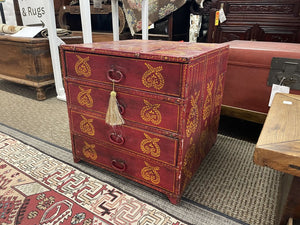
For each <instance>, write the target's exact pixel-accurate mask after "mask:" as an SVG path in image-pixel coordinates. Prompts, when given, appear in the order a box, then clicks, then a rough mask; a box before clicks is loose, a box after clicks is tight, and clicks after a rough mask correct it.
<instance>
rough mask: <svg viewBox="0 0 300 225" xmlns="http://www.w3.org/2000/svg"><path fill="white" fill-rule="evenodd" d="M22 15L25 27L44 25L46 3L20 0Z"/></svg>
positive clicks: (34, 0) (35, 0)
mask: <svg viewBox="0 0 300 225" xmlns="http://www.w3.org/2000/svg"><path fill="white" fill-rule="evenodd" d="M19 7H20V14H21V17H22V21H23V25H36V24H42V21H43V22H46V21H45V19H46V18H45V13H46V9H45V5H44V1H37V0H19Z"/></svg>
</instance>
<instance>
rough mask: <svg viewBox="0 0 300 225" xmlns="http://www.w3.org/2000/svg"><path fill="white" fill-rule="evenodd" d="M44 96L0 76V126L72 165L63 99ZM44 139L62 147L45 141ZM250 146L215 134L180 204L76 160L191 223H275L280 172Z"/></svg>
mask: <svg viewBox="0 0 300 225" xmlns="http://www.w3.org/2000/svg"><path fill="white" fill-rule="evenodd" d="M48 96H49V98H48V99H47V100H45V101H41V102H39V101H36V100H35V93H34V90H32V89H29V88H28V87H26V86H22V85H18V84H13V83H10V82H7V81H3V80H0V115H1V116H0V123H2V124H3V125H4V126H1V129H0V131H4V130H6V132H7V133H8V134H11V135H15V136H17V138H19V139H20V140H21V141H22V140H23V141H25V139H26V140H27V139H30V140H28V143H29V144H31V145H34V144H33V143H35V144H36V143H38V144H37V146H36V147H37V148H38V149H40V150H41V151H48V152H47V153H48V154H53V156H56V157H59V158H61V159H62V160H64V161H66V162H67V163H70V164H72V165H73V164H74V163H73V162H72V156H71V153H70V149H71V142H70V135H69V126H68V115H67V107H66V103H65V102H62V101H59V100H57V99H56V97H55V92H54V90H53V89H52V90H49V93H48ZM8 127H10V128H13V129H10V128H8ZM18 131H21V133H20V132H18ZM4 132H5V131H4ZM22 132H23V133H25V134H26V135H25V134H22ZM31 137H36V138H38V139H40V140H43V141H38V140H36V139H35V138H31ZM44 141H46V142H49V143H52V144H54V145H56V146H60V147H57V148H56V147H55V146H53V145H46V144H43V143H44ZM25 142H26V141H25ZM45 146H47V147H45ZM51 146H52V147H51ZM254 146H255V145H254V143H251V142H249V141H244V140H240V139H236V138H232V137H228V136H225V135H222V134H219V135H218V139H217V142H216V144H215V145H214V147H213V149H212V150H211V152H210V153H209V154H208V156H207V157H206V158H205V160H204V161H203V163H202V165H201V167H200V169H199V170H198V172H197V174H196V176H195V177H194V179H193V180H192V182H191V184H190V185H189V186H188V187H187V190H186V192H185V193H184V196H183V199H182V201H181V203H180V205H179V206H173V205H171V204H169V203H168V200H167V199H166V197H165V196H163V195H162V194H160V193H157V192H154V191H152V190H150V189H148V188H146V187H144V186H142V185H138V184H136V183H134V182H131V181H128V180H126V179H123V178H120V177H118V176H116V175H113V174H111V173H107V172H105V171H101V170H99V169H97V168H93V167H92V166H89V165H86V164H85V163H80V164H74V165H75V166H78V167H80V168H81V169H82V170H91V171H92V172H91V173H93V174H94V173H95V174H97V173H100V172H101V173H100V174H98V175H95V176H100V177H101V178H105V179H106V178H107V177H108V178H107V179H109V182H111V183H112V184H114V185H116V186H117V187H119V188H121V189H123V190H124V191H127V192H129V193H133V194H134V195H135V196H137V197H140V198H142V199H145V200H146V201H147V202H150V203H151V204H153V205H155V206H157V207H161V208H163V209H165V210H166V211H167V212H168V213H170V214H171V215H175V216H176V215H177V217H180V218H181V217H184V218H181V219H183V220H184V221H187V222H189V223H191V224H237V223H242V224H243V223H246V224H257V225H263V224H265V225H272V224H276V222H277V219H276V210H277V209H276V203H277V197H278V190H279V188H280V178H281V173H279V172H276V171H274V170H271V169H268V168H263V167H260V166H256V165H254V164H253V161H252V156H253V151H254ZM45 149H47V150H45ZM54 149H56V150H54ZM99 171H100V172H99ZM145 196H146V197H145Z"/></svg>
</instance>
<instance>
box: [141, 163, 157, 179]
mask: <svg viewBox="0 0 300 225" xmlns="http://www.w3.org/2000/svg"><path fill="white" fill-rule="evenodd" d="M145 165H146V167H144V168H143V169H142V170H141V175H142V177H143V178H144V179H145V180H150V181H151V182H152V183H153V184H159V183H160V176H159V173H158V172H157V171H158V170H159V167H158V166H155V167H153V166H151V165H150V164H149V163H147V162H145Z"/></svg>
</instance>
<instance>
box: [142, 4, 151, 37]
mask: <svg viewBox="0 0 300 225" xmlns="http://www.w3.org/2000/svg"><path fill="white" fill-rule="evenodd" d="M148 3H149V2H148V0H143V1H142V39H143V40H148V17H149V9H148Z"/></svg>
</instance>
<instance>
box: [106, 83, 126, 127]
mask: <svg viewBox="0 0 300 225" xmlns="http://www.w3.org/2000/svg"><path fill="white" fill-rule="evenodd" d="M114 84H115V83H114V82H113V90H112V91H111V92H110V98H109V102H108V109H107V112H106V118H105V122H106V123H107V124H109V125H111V126H116V125H122V124H124V123H125V121H124V119H123V118H122V115H121V114H120V112H119V107H118V101H117V93H116V92H115V90H114V89H115V88H114V87H115V85H114Z"/></svg>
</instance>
